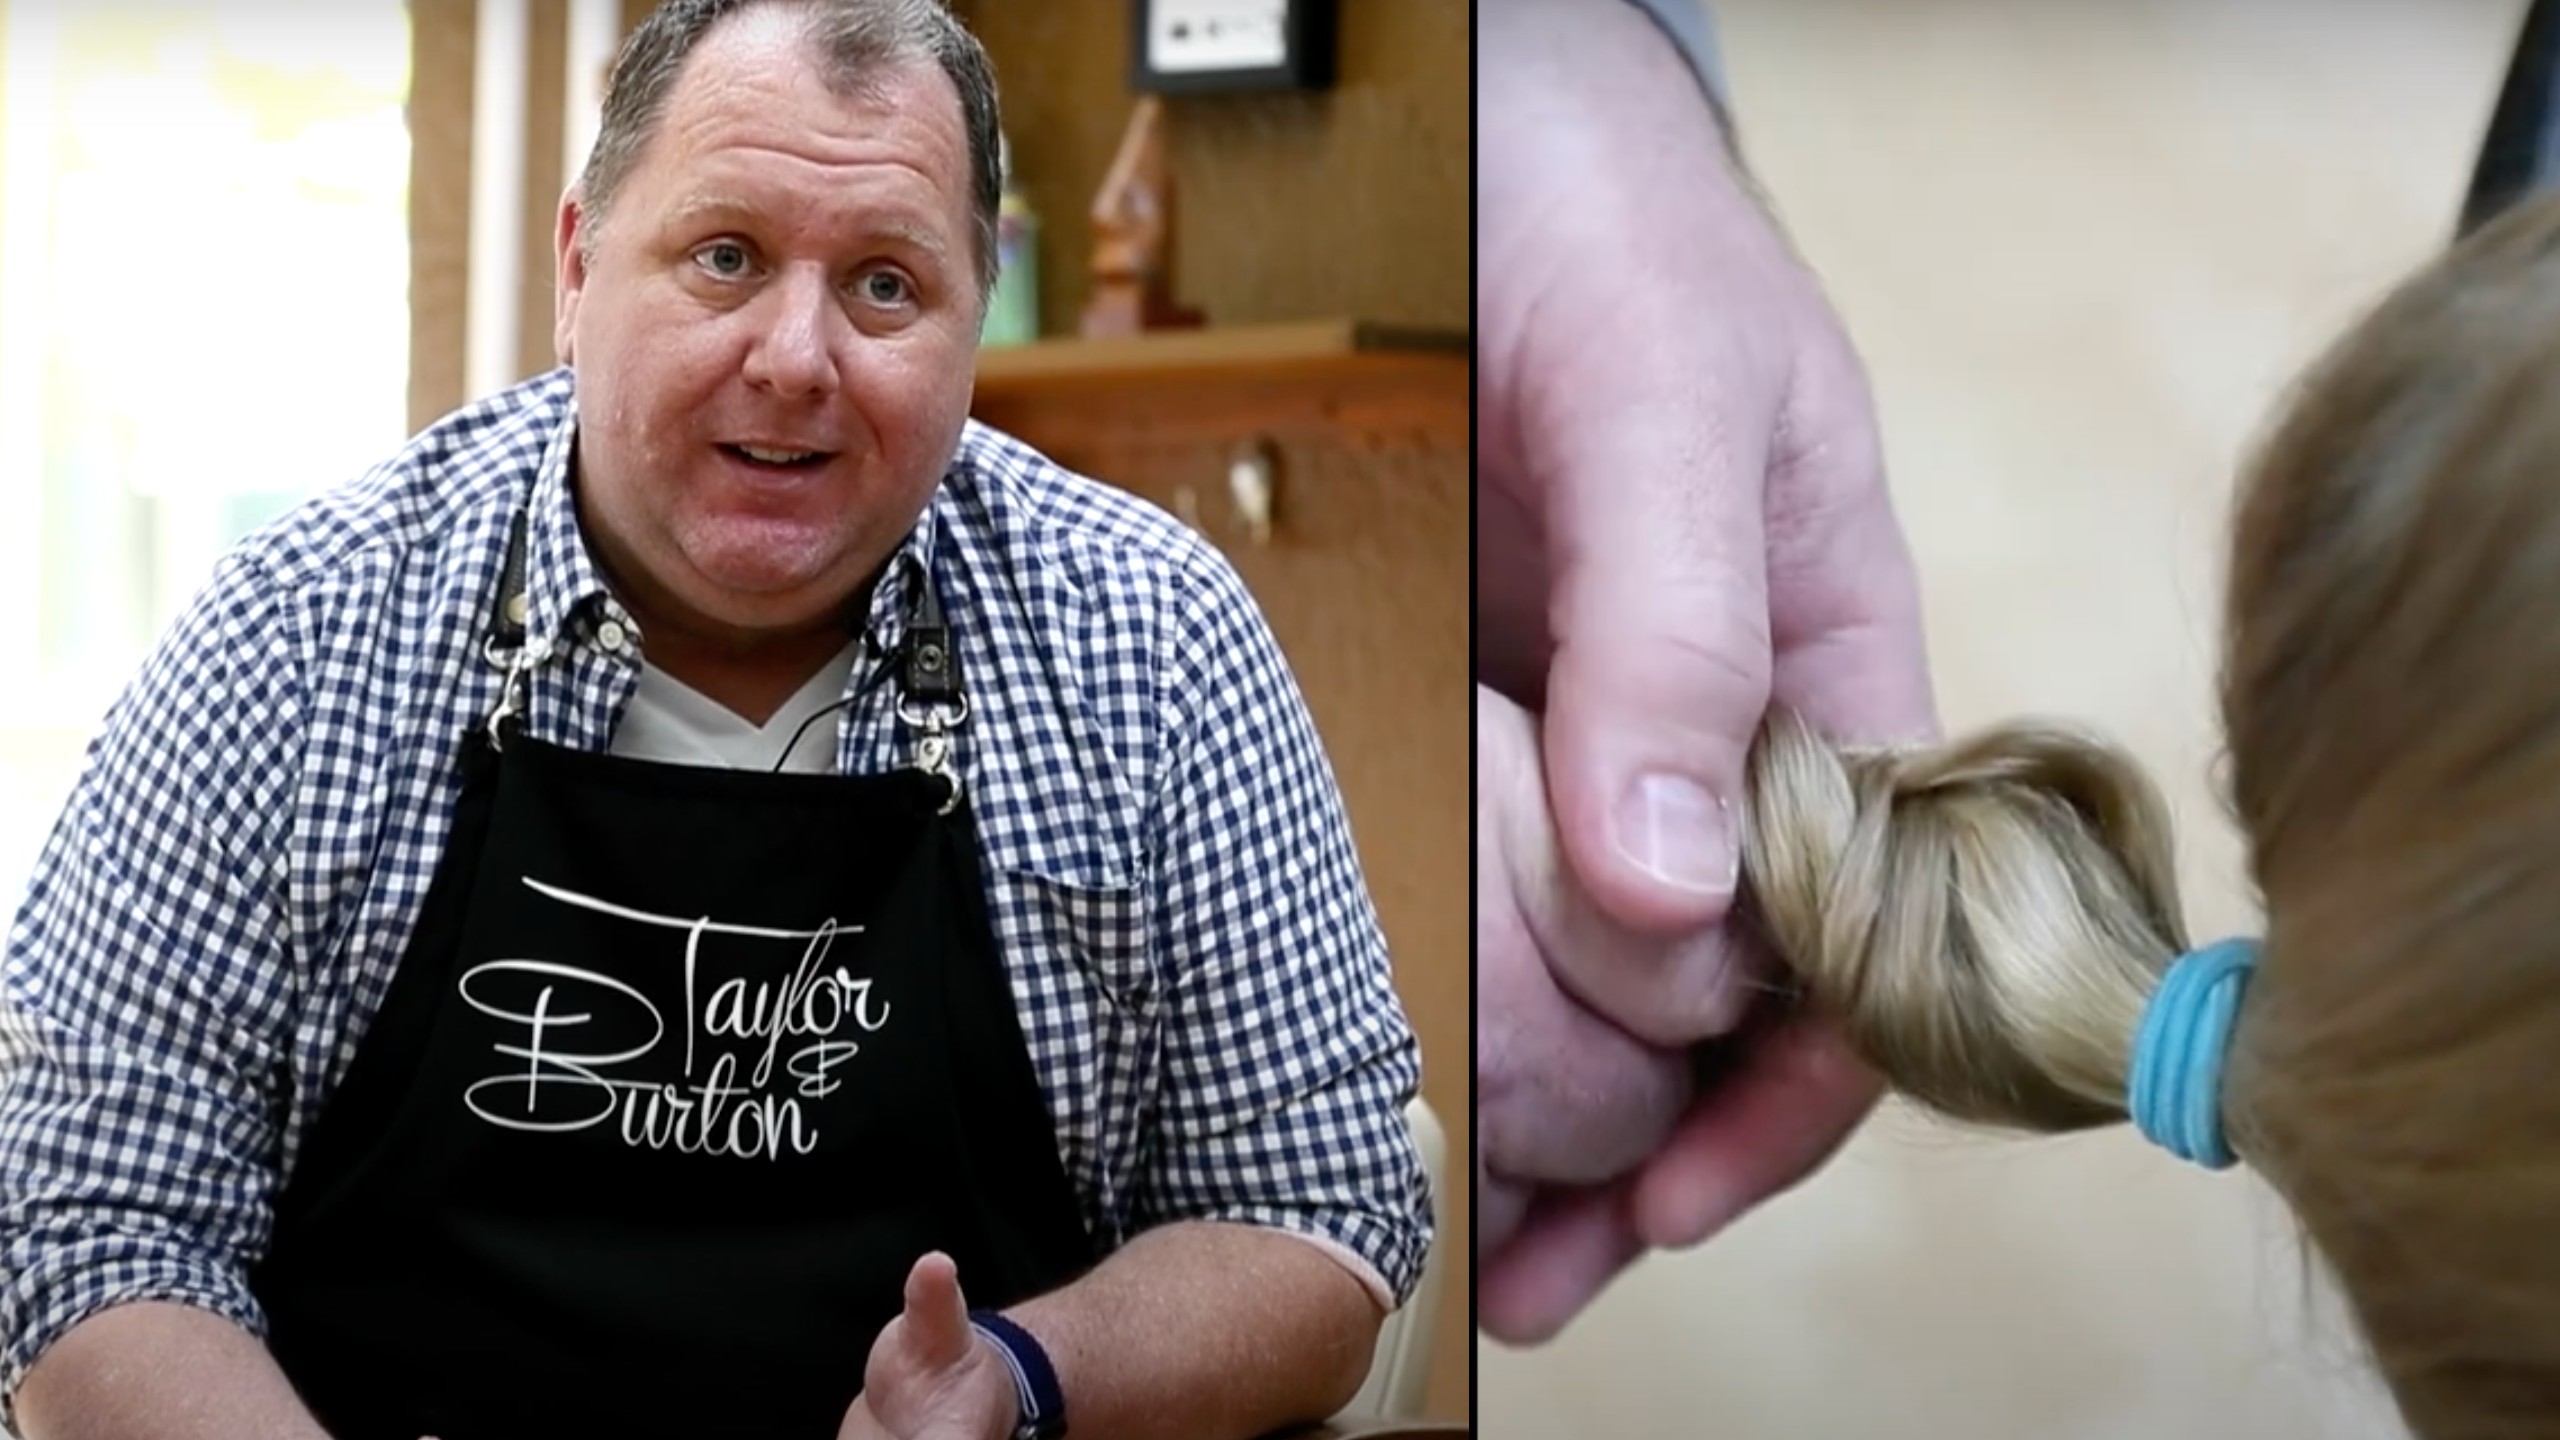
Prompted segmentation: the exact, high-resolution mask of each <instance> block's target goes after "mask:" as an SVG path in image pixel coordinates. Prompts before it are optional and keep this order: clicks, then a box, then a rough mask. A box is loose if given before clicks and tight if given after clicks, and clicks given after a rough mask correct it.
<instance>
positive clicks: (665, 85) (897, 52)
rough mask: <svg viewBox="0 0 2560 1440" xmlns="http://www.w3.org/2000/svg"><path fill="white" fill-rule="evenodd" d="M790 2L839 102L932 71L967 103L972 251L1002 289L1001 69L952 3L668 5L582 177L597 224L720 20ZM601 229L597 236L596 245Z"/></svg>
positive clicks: (690, 0) (640, 42)
mask: <svg viewBox="0 0 2560 1440" xmlns="http://www.w3.org/2000/svg"><path fill="white" fill-rule="evenodd" d="M781 3H788V4H790V5H791V6H792V7H793V8H794V9H797V10H799V11H801V12H802V14H803V17H804V18H805V19H806V20H807V22H808V24H809V39H810V43H811V44H812V45H814V46H815V47H816V49H817V53H818V54H819V56H820V57H822V58H823V59H824V60H825V61H826V64H827V79H828V83H829V84H830V85H832V86H834V87H835V89H836V91H837V93H839V94H843V95H858V94H863V93H866V92H865V90H864V87H865V86H867V85H869V84H871V83H872V82H874V81H875V80H877V79H878V78H879V77H880V75H882V74H883V73H884V72H886V71H889V70H893V69H895V68H897V67H899V66H902V65H911V64H925V63H929V64H931V65H933V66H935V67H936V68H938V69H940V70H941V71H942V73H943V74H944V75H945V76H946V77H948V78H949V79H950V81H951V87H952V89H954V90H956V91H958V92H959V95H960V126H961V129H962V131H963V132H964V133H965V134H966V135H967V136H968V141H969V209H970V213H971V216H972V218H973V219H974V220H975V222H976V225H975V229H974V230H973V232H972V234H971V237H970V238H971V244H972V246H973V247H974V249H975V258H976V260H977V273H978V288H979V290H980V292H981V293H982V294H983V293H985V292H988V291H991V290H993V289H994V288H995V281H996V211H997V209H998V208H999V206H1000V205H1001V204H1002V202H1003V199H1004V174H1003V169H1002V161H1001V158H1000V156H999V153H998V152H999V148H1000V147H999V146H998V144H997V131H998V129H999V128H1000V122H999V119H998V116H997V109H996V77H995V68H994V66H993V65H992V64H990V63H989V61H988V59H987V52H986V50H985V48H984V47H983V46H981V45H979V43H978V40H977V37H976V36H974V35H971V34H970V33H969V30H968V27H967V26H965V25H962V24H961V23H960V22H959V20H957V19H956V18H954V17H953V16H952V14H951V11H950V7H949V6H948V5H946V4H945V3H943V0H667V3H665V4H663V5H660V6H659V7H658V8H657V9H655V10H653V11H651V12H649V16H648V18H647V19H645V20H643V21H641V22H640V25H639V27H638V28H637V29H634V30H633V31H632V32H631V34H630V36H629V38H627V39H625V40H624V41H623V42H622V50H621V52H620V53H619V54H618V55H616V56H615V58H614V62H613V74H612V76H611V77H610V79H608V80H607V82H606V84H605V96H604V109H603V113H602V115H601V116H600V117H599V119H598V121H597V128H596V138H595V144H594V146H593V148H591V149H589V150H588V152H587V163H586V166H585V168H584V169H583V170H582V171H580V173H579V176H578V189H579V193H580V194H581V195H582V196H584V197H585V202H586V207H587V211H588V213H589V215H590V216H591V217H592V218H593V220H594V222H595V224H597V225H600V224H601V223H602V222H603V221H604V219H605V216H606V213H607V212H608V211H609V210H610V209H611V208H612V205H613V199H614V196H615V195H616V194H618V193H619V192H620V191H621V189H622V182H623V180H624V179H625V177H627V176H628V175H629V174H630V173H631V169H632V167H633V166H635V165H637V164H639V163H640V155H641V152H643V151H645V150H646V149H648V147H649V141H650V140H651V139H652V138H653V137H655V136H656V135H657V133H658V124H659V122H660V121H661V120H663V119H665V118H666V110H667V99H668V97H669V95H671V94H672V93H673V92H674V90H675V85H676V80H677V78H678V77H679V76H680V75H682V74H683V72H684V62H685V61H686V60H688V59H690V58H692V55H693V52H694V49H695V47H697V46H699V45H700V44H701V43H702V39H703V37H704V36H706V35H708V34H710V33H711V31H712V30H713V29H714V28H715V27H717V26H718V25H719V24H720V22H721V21H723V20H725V19H727V18H729V17H730V16H731V15H734V14H737V13H738V12H740V11H742V10H747V9H750V8H753V7H754V6H757V5H766V4H781ZM594 228H595V225H590V226H589V227H588V231H587V232H586V233H587V236H588V238H587V240H586V241H585V242H584V243H589V244H591V243H592V235H593V230H594Z"/></svg>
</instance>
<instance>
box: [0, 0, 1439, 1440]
mask: <svg viewBox="0 0 2560 1440" xmlns="http://www.w3.org/2000/svg"><path fill="white" fill-rule="evenodd" d="M996 133H997V123H996V114H995V101H994V87H993V83H992V79H991V77H990V75H989V72H988V68H987V63H986V59H985V56H984V54H983V53H982V52H981V51H980V50H979V48H978V47H977V45H976V43H975V42H974V41H973V40H971V39H970V38H969V37H968V36H967V35H966V34H965V33H963V32H962V31H961V30H960V29H959V27H958V26H957V25H956V24H955V23H954V22H953V21H952V20H951V19H950V18H949V16H948V15H947V14H945V13H944V11H943V10H942V8H941V7H940V5H939V4H938V3H935V0H678V3H674V4H670V5H668V6H667V7H665V8H663V9H662V10H660V11H659V12H658V13H657V14H656V15H655V16H654V17H653V18H651V19H650V20H649V21H648V22H647V23H646V24H645V25H644V26H643V27H642V29H641V30H640V32H639V33H638V34H636V35H635V36H634V37H633V39H632V41H631V42H630V43H629V45H628V46H627V47H626V49H625V51H624V53H623V55H622V57H621V59H620V60H619V62H618V63H617V67H616V71H615V75H614V79H613V83H612V86H611V90H610V97H609V99H608V101H607V104H606V113H605V116H604V119H603V124H602V127H601V134H600V138H599V139H598V141H597V143H596V147H595V151H594V154H593V156H592V157H591V159H590V161H589V164H588V166H587V168H586V171H585V173H584V174H583V175H582V176H581V177H580V179H579V181H578V183H577V184H576V185H575V186H573V187H572V189H571V190H570V192H569V194H568V195H567V196H566V197H565V198H564V200H563V202H562V204H561V208H560V216H559V225H558V234H557V250H558V259H559V294H560V302H559V318H558V344H559V348H560V352H561V354H562V356H563V358H564V359H565V360H566V361H567V362H568V366H569V368H568V369H567V370H565V371H563V372H559V373H555V374H553V375H551V376H546V377H543V378H540V379H537V380H534V381H531V382H528V383H526V384H524V385H520V386H517V387H515V388H513V389H511V390H509V391H508V392H506V393H504V394H501V395H498V396H495V397H492V398H490V399H488V400H486V401H483V402H481V403H478V404H475V405H473V406H471V407H469V408H468V409H466V410H464V411H463V412H461V413H460V414H458V415H456V416H454V417H452V418H450V419H448V420H446V421H444V422H443V423H441V424H439V425H437V426H436V427H434V428H433V429H432V430H430V431H429V432H428V433H427V434H425V435H424V436H422V437H420V438H419V439H417V440H416V441H415V442H413V443H412V444H411V445H410V446H409V447H407V448H406V449H404V450H403V451H402V452H401V453H400V454H399V455H398V456H396V457H394V458H393V459H392V460H391V461H389V462H388V463H386V464H385V465H383V466H381V467H379V468H377V469H376V470H374V471H373V472H371V473H369V474H368V475H366V476H364V477H362V478H361V479H360V480H359V481H357V482H356V483H355V484H353V485H351V486H348V487H346V488H343V489H341V490H338V491H336V492H335V493H332V494H330V495H328V496H326V497H324V498H322V499H320V500H318V501H316V502H314V503H313V504H311V505H309V506H307V507H305V508H303V509H302V510H301V511H299V512H297V513H296V514H295V515H293V516H291V517H289V518H288V519H286V520H285V521H283V522H282V523H280V524H279V525H278V526H276V527H273V528H271V529H270V530H268V531H267V532H265V533H263V534H261V535H260V536H258V537H255V538H253V539H252V540H251V541H249V542H248V543H247V544H245V545H244V546H243V547H242V548H241V549H240V550H239V551H237V552H236V553H234V554H233V555H231V556H230V557H228V558H227V559H226V560H225V561H224V563H223V564H222V566H221V567H220V570H219V573H218V574H217V576H216V578H215V580H214V582H213V584H212V586H211V588H210V589H209V590H208V591H207V593H206V594H205V595H204V596H203V597H201V598H200V600H199V601H198V602H197V603H196V604H195V606H194V607H193V608H192V609H191V610H190V611H189V613H188V614H187V615H186V616H185V618H184V619H182V620H181V621H180V623H179V624H178V625H177V626H176V627H175V629H174V630H173V632H172V633H171V634H170V635H169V636H168V637H167V638H166V639H165V640H164V642H163V643H162V644H161V646H160V647H159V649H158V650H157V652H156V653H155V654H154V655H153V657H152V658H151V660H150V661H149V662H148V664H147V665H146V666H145V668H144V670H143V672H142V674H141V675H140V677H139V678H138V680H137V681H136V682H135V684H134V686H133V687H132V689H131V690H130V692H129V693H128V694H126V695H125V696H124V697H123V698H122V699H121V700H120V701H119V703H118V704H117V706H116V707H115V709H114V711H113V712H112V714H111V715H110V716H109V718H108V721H107V724H106V727H105V730H104V733H103V734H102V736H101V737H100V738H99V740H98V742H97V744H96V746H95V748H94V750H93V753H92V756H91V760H90V764H89V766H88V768H87V770H86V772H85V773H84V775H83V776H82V778H81V780H80V782H79V785H78V787H77V789H76V791H75V793H74V795H73V797H72V799H71V802H70V804H69V806H68V808H67V810H66V813H65V814H64V816H63V818H62V821H61V823H60V825H59V827H58V828H57V830H56V833H55V834H54V836H53V838H52V840H51V842H50V844H49V845H48V847H47V848H46V850H45V852H44V855H43V857H42V859H41V860H40V862H39V867H38V872H37V874H36V877H35V879H34V883H33V885H32V887H31V890H30V894H29V898H28V901H27V904H26V908H25V910H24V912H23V914H22V915H21V916H20V918H19V920H18V923H17V925H16V926H15V928H14V929H13V931H12V933H11V936H10V939H9V945H8V951H7V968H6V979H7V990H6V994H7V1001H8V1003H7V1006H6V1007H5V1009H6V1019H5V1027H0V1063H5V1088H0V1223H5V1227H6V1233H5V1243H6V1247H7V1249H6V1255H7V1282H6V1290H5V1304H6V1307H7V1308H6V1312H5V1314H6V1322H7V1323H6V1336H5V1339H6V1346H7V1348H6V1351H5V1358H4V1359H0V1365H5V1370H4V1371H0V1380H5V1383H6V1386H7V1390H8V1393H9V1394H10V1396H11V1397H12V1399H13V1401H14V1405H13V1412H12V1417H11V1418H12V1422H13V1424H14V1425H15V1426H16V1427H17V1428H18V1429H19V1430H20V1432H21V1433H22V1434H23V1435H24V1436H26V1437H28V1440H55V1437H58V1436H69V1435H81V1436H90V1435H95V1436H124V1435H152V1436H179V1435H206V1436H213V1435H220V1436H241V1435H260V1436H305V1435H320V1434H324V1433H325V1434H330V1435H334V1436H337V1437H339V1440H372V1437H397V1440H416V1437H418V1436H420V1435H427V1434H432V1435H438V1436H441V1437H443V1440H474V1437H516V1436H527V1437H530V1436H563V1435H599V1436H603V1435H611V1436H659V1435H664V1436H670V1437H672V1436H695V1437H699V1436H711V1435H721V1436H730V1435H736V1436H750V1437H763V1436H772V1437H791V1436H806V1437H812V1440H816V1437H823V1436H825V1435H830V1434H841V1435H843V1436H846V1437H876V1436H900V1437H910V1440H924V1437H932V1440H945V1437H949V1440H963V1437H972V1440H995V1437H1000V1436H1006V1435H1011V1434H1056V1433H1059V1432H1060V1428H1061V1424H1062V1423H1063V1424H1066V1425H1072V1426H1073V1427H1074V1429H1075V1430H1076V1431H1078V1432H1081V1433H1092V1434H1108V1435H1115V1436H1131V1437H1146V1436H1165V1437H1183V1440H1198V1437H1210V1436H1229V1437H1244V1436H1247V1435H1251V1434H1256V1433H1259V1432H1263V1431H1266V1430H1269V1429H1272V1428H1274V1427H1278V1426H1281V1425H1285V1424H1287V1423H1290V1422H1292V1421H1297V1420H1304V1419H1311V1418H1318V1417H1321V1416H1322V1415H1324V1414H1326V1413H1329V1412H1330V1411H1331V1410H1332V1409H1333V1408H1335V1407H1336V1406H1338V1405H1339V1404H1341V1403H1342V1402H1343V1401H1344V1400H1345V1399H1347V1397H1348V1396H1349V1395H1350V1393H1351V1392H1352V1390H1353V1389H1354V1388H1355V1387H1356V1386H1357V1384H1358V1382H1359V1380H1360V1378H1361V1376H1362V1373H1363V1370H1364V1368H1365V1364H1366V1357H1367V1354H1368V1351H1369V1349H1370V1347H1371V1346H1372V1345H1373V1344H1374V1339H1375V1334H1376V1327H1377V1325H1378V1323H1379V1321H1380V1319H1381V1317H1382V1315H1383V1313H1384V1312H1385V1310H1386V1309H1388V1308H1389V1307H1391V1306H1392V1305H1394V1304H1396V1303H1398V1302H1400V1301H1401V1299H1402V1298H1403V1297H1404V1296H1405V1294H1406V1293H1408V1290H1409V1287H1410V1286H1411V1284H1412V1283H1413V1280H1414V1278H1415V1275H1416V1273H1417V1271H1418V1268H1419V1265H1420V1261H1421V1258H1422V1255H1423V1252H1424V1249H1425V1247H1426V1245H1427V1243H1428V1239H1429V1230H1428V1211H1427V1200H1426V1196H1425V1193H1424V1182H1423V1178H1422V1175H1421V1171H1420V1168H1419V1166H1418V1164H1417V1162H1416V1157H1415V1155H1414V1152H1413V1150H1412V1146H1411V1143H1410V1138H1409V1136H1408V1135H1407V1133H1406V1131H1405V1129H1404V1125H1403V1120H1402V1115H1401V1107H1402V1105H1403V1104H1404V1102H1405V1101H1406V1100H1407V1099H1408V1098H1409V1097H1410V1096H1411V1095H1412V1094H1413V1093H1414V1090H1415V1086H1416V1081H1417V1057H1416V1053H1415V1049H1414V1044H1413V1038H1412V1034H1411V1031H1410V1030H1409V1028H1408V1027H1407V1025H1406V1022H1405V1019H1404V1017H1403V1015H1402V1013H1401V1011H1400V1009H1399V1007H1398V1005H1397V1002H1396V1000H1395V997H1394V994H1393V991H1392V989H1391V987H1390V983H1389V972H1388V968H1387V965H1386V962H1385V958H1384V955H1383V953H1382V952H1383V947H1382V944H1381V941H1380V938H1379V935H1378V932H1377V928H1376V922H1375V918H1374V915H1373V913H1372V911H1371V909H1370V906H1369V902H1368V899H1367V896H1366V894H1365V892H1364V890H1363V888H1362V886H1361V882H1360V880H1359V876H1358V867H1357V862H1356V859H1355V857H1354V854H1353V851H1352V847H1351V843H1350V840H1349V837H1348V834H1347V831H1346V826H1345V822H1344V816H1343V814H1342V810H1341V806H1340V802H1339V798H1338V796H1337V795H1336V793H1335V792H1334V790H1333V788H1332V783H1331V780H1330V776H1329V773H1328V771H1327V768H1326V764H1325V761H1324V759H1323V757H1322V754H1321V752H1320V749H1319V747H1318V745H1317V742H1316V739H1315V737H1314V734H1313V732H1312V728H1311V726H1310V723H1309V720H1308V717H1307V715H1306V713H1305V711H1304V708H1303V705H1302V704H1301V702H1300V700H1299V697H1298V696H1297V694H1296V692H1295V690H1294V688H1293V686H1292V683H1291V681H1290V680H1289V678H1288V675H1287V672H1286V669H1285V667H1284V665H1283V663H1282V660H1281V657H1280V656H1279V654H1278V652H1277V648H1276V646H1275V644H1274V643H1273V641H1272V638H1271V636H1270V635H1269V633H1268V632H1267V630H1266V629H1265V628H1264V626H1263V623H1262V621H1261V619H1260V617H1259V615H1258V614H1257V612H1256V611H1255V610H1254V608H1253V607H1252V605H1251V602H1250V601H1249V599H1248V598H1247V596H1246V595H1245V593H1244V591H1243V589H1242V587H1241V585H1240V583H1239V582H1238V580H1237V579H1236V577H1235V575H1234V574H1233V572H1232V571H1231V570H1230V569H1229V568H1228V567H1227V566H1225V565H1224V564H1223V563H1222V562H1221V561H1220V560H1219V559H1218V557H1217V556H1216V555H1215V554H1214V552H1213V551H1211V550H1210V549H1208V548H1207V547H1206V546H1204V545H1203V544H1202V543H1200V542H1198V541H1197V540H1196V539H1195V538H1194V537H1192V536H1191V535H1190V534H1189V532H1187V531H1186V530H1184V529H1183V528H1182V527H1180V526H1179V525H1177V524H1175V523H1173V522H1172V521H1171V520H1170V519H1169V518H1167V517H1164V516H1162V515H1160V514H1158V513H1156V512H1154V511H1152V510H1148V509H1145V508H1143V507H1141V506H1139V505H1138V504H1136V503H1134V502H1132V501H1130V500H1128V499H1125V498H1121V497H1118V496H1116V495H1114V494H1113V493H1112V492H1109V491H1107V490H1105V489H1104V488H1102V487H1100V486H1098V485H1095V484H1093V483H1091V482H1088V481H1085V480H1082V479H1079V478H1077V477H1074V476H1070V475H1067V474H1064V473H1062V472H1060V471H1059V470H1057V469H1056V468H1055V467H1053V466H1051V465H1050V464H1048V463H1047V462H1046V461H1044V460H1043V459H1042V458H1041V457H1039V456H1038V455H1036V454H1034V453H1033V452H1031V451H1030V450H1028V449H1027V448H1025V447H1024V446H1022V445H1020V444H1019V443H1017V442H1014V441H1012V440H1010V439H1008V438H1007V437H1004V436H1002V435H998V434H995V433H992V432H990V431H987V430H984V429H982V428H979V427H976V426H974V425H971V424H969V423H968V422H967V419H966V416H967V407H968V402H969V392H970V384H971V373H972V365H973V347H974V344H975V337H976V334H977V331H978V326H979V320H980V316H981V314H982V312H983V308H984V306H985V303H986V300H987V296H988V292H989V287H990V283H991V281H992V278H993V276H992V270H993V264H992V233H993V225H994V217H995V210H996V204H997V198H998V185H997V176H996V170H995V164H996V162H995V148H996V143H995V139H996ZM821 721H827V722H830V723H826V724H821V723H819V722H821ZM775 772H784V773H775ZM964 1296H965V1298H964ZM973 1306H974V1307H976V1308H975V1309H972V1308H971V1307H973ZM1062 1412H1063V1413H1062Z"/></svg>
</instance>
